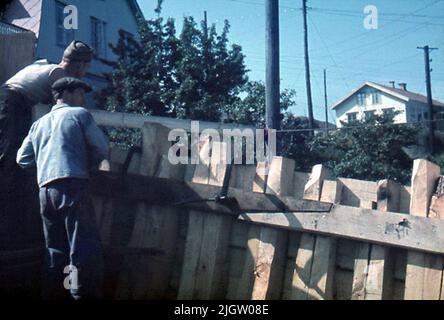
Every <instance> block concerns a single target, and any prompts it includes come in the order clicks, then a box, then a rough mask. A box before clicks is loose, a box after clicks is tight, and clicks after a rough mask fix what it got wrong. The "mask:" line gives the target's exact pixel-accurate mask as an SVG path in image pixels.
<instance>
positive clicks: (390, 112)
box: [382, 108, 395, 116]
mask: <svg viewBox="0 0 444 320" xmlns="http://www.w3.org/2000/svg"><path fill="white" fill-rule="evenodd" d="M394 113H395V109H394V108H387V109H383V110H382V114H383V115H384V116H392V115H393V114H394Z"/></svg>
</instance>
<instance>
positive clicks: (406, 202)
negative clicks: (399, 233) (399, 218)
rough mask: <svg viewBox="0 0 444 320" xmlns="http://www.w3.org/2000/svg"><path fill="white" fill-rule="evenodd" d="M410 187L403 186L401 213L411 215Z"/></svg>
mask: <svg viewBox="0 0 444 320" xmlns="http://www.w3.org/2000/svg"><path fill="white" fill-rule="evenodd" d="M410 193H411V190H410V187H407V186H401V189H400V194H399V198H400V199H399V212H400V213H410Z"/></svg>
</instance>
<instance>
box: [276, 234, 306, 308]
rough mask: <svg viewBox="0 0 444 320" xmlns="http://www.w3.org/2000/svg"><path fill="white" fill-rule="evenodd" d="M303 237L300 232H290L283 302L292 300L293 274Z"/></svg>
mask: <svg viewBox="0 0 444 320" xmlns="http://www.w3.org/2000/svg"><path fill="white" fill-rule="evenodd" d="M301 236H302V234H301V233H299V232H289V235H288V248H287V262H286V268H285V276H284V285H283V291H282V297H281V298H282V299H283V300H289V299H291V292H292V288H293V283H292V282H293V273H294V270H295V266H296V256H297V253H298V249H299V245H300V241H301Z"/></svg>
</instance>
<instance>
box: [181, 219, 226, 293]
mask: <svg viewBox="0 0 444 320" xmlns="http://www.w3.org/2000/svg"><path fill="white" fill-rule="evenodd" d="M201 214H203V215H204V222H203V235H202V243H201V248H200V257H199V263H198V266H197V269H196V271H197V272H196V275H195V293H194V296H193V298H194V299H200V300H202V299H203V300H206V299H223V298H225V296H226V286H227V277H228V268H227V267H228V263H227V262H228V261H227V256H228V242H229V237H230V230H231V225H232V223H233V220H234V218H233V217H226V216H221V215H217V214H211V213H201ZM186 257H187V256H186Z"/></svg>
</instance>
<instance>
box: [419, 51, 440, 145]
mask: <svg viewBox="0 0 444 320" xmlns="http://www.w3.org/2000/svg"><path fill="white" fill-rule="evenodd" d="M417 49H421V50H424V62H425V76H426V87H427V105H428V110H429V111H428V114H429V150H430V153H433V152H434V146H433V141H434V140H435V123H434V120H435V113H434V110H433V100H432V83H431V80H430V72H431V69H430V58H429V53H430V51H433V50H438V48H430V47H429V46H424V47H417Z"/></svg>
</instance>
